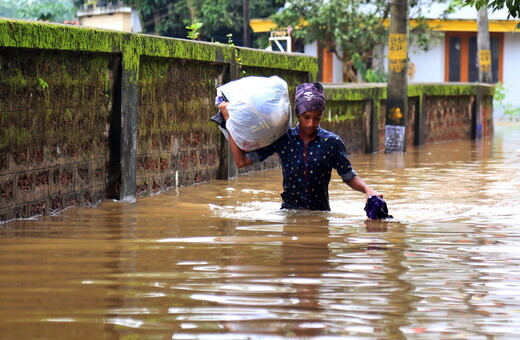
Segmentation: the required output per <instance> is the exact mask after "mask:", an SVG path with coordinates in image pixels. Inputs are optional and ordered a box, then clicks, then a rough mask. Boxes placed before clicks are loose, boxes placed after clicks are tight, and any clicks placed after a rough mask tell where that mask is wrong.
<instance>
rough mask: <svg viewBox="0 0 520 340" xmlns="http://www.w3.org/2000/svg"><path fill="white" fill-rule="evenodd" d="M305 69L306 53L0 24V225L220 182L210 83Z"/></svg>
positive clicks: (293, 79) (298, 75)
mask: <svg viewBox="0 0 520 340" xmlns="http://www.w3.org/2000/svg"><path fill="white" fill-rule="evenodd" d="M316 72H317V63H316V59H315V58H311V57H305V56H291V55H284V54H277V53H269V52H262V51H255V50H252V49H240V48H236V47H233V46H227V45H223V44H212V43H204V42H195V41H189V40H182V39H171V38H165V37H155V36H146V35H137V34H129V33H123V32H117V31H107V30H100V29H92V28H84V27H76V26H67V25H58V24H48V23H39V22H29V21H16V20H5V19H0V222H1V221H5V220H10V219H12V218H25V217H31V216H34V215H39V214H48V213H52V212H54V211H59V210H61V209H64V208H66V207H68V206H91V205H95V204H96V203H98V202H99V201H101V200H103V199H105V198H116V199H122V200H127V199H130V200H132V199H135V197H136V196H145V195H149V194H154V193H157V192H159V191H161V190H165V189H167V188H169V187H172V186H175V185H191V184H194V183H199V182H202V181H206V180H209V179H212V178H217V177H219V176H220V177H222V176H227V175H228V173H229V172H226V171H228V169H227V166H228V162H229V161H228V157H227V149H226V146H227V144H225V143H224V141H223V138H222V137H221V133H220V132H219V130H218V129H217V126H216V124H214V123H211V122H210V121H209V118H210V117H211V115H213V114H214V113H215V111H216V109H215V107H214V97H215V94H216V87H217V86H219V85H221V84H223V83H225V82H228V81H230V80H233V79H236V78H238V77H241V76H247V75H264V76H271V75H278V76H280V77H282V78H284V79H286V80H287V81H288V83H289V86H290V87H291V88H294V87H295V86H296V85H297V83H299V82H302V81H308V80H312V79H314V78H315V76H316Z"/></svg>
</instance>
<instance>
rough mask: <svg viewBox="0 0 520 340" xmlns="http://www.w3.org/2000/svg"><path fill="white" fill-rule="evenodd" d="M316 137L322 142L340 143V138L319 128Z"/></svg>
mask: <svg viewBox="0 0 520 340" xmlns="http://www.w3.org/2000/svg"><path fill="white" fill-rule="evenodd" d="M318 136H319V137H320V138H322V139H324V140H327V141H329V140H330V141H341V137H340V136H338V135H337V134H335V133H334V132H330V131H328V130H325V129H322V128H319V129H318Z"/></svg>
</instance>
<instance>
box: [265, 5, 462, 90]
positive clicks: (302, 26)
mask: <svg viewBox="0 0 520 340" xmlns="http://www.w3.org/2000/svg"><path fill="white" fill-rule="evenodd" d="M437 1H439V0H437ZM425 2H426V1H422V2H421V1H420V0H412V1H410V8H411V10H413V16H414V19H416V20H415V23H416V25H415V26H414V27H413V28H412V29H411V30H410V39H411V41H413V43H414V45H415V46H418V47H420V48H422V49H424V50H428V48H429V47H430V45H431V43H432V42H433V41H434V40H435V37H436V33H434V32H433V30H432V28H431V27H429V26H428V24H427V21H426V20H425V19H424V17H423V15H422V12H421V11H423V10H425V9H427V7H428V6H425ZM451 10H452V7H450V6H449V7H448V8H447V11H451ZM389 14H390V1H387V0H375V1H367V0H293V1H291V2H290V3H288V5H287V6H286V7H285V8H284V10H283V11H281V12H280V13H277V14H275V15H273V16H272V18H273V20H274V21H275V22H276V23H277V25H278V26H279V27H284V28H285V27H289V26H291V27H293V28H294V30H293V33H292V34H293V37H294V38H296V39H302V40H303V41H304V42H305V43H311V42H315V41H318V42H319V43H320V44H321V46H322V47H324V48H326V49H328V50H329V51H330V52H333V53H334V54H335V55H336V57H337V58H338V59H339V60H340V61H341V62H342V64H343V75H344V81H348V82H355V81H357V80H358V75H357V73H360V75H362V74H373V72H362V71H361V70H360V65H361V64H360V63H363V64H364V65H365V66H366V65H368V66H369V69H370V68H371V66H373V64H374V60H375V59H374V57H375V56H374V55H373V53H374V52H373V51H374V48H375V47H376V46H377V45H382V44H385V43H386V41H387V39H388V25H385V20H386V19H388V18H389ZM444 15H445V14H444ZM379 57H380V56H379ZM353 58H355V60H354V59H353ZM359 58H361V59H359ZM356 70H357V71H359V72H357V71H356ZM365 80H368V79H365Z"/></svg>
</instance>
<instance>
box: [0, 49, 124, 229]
mask: <svg viewBox="0 0 520 340" xmlns="http://www.w3.org/2000/svg"><path fill="white" fill-rule="evenodd" d="M112 59H113V58H112V57H111V56H109V55H90V54H82V53H71V52H59V53H57V52H49V51H28V50H19V49H10V48H7V49H1V50H0V74H1V75H2V76H1V77H0V122H1V123H0V125H1V129H0V141H1V142H0V221H2V220H9V219H13V218H23V217H30V216H34V215H40V214H48V213H52V212H54V211H59V210H62V209H64V208H66V207H70V206H80V205H81V206H92V205H95V204H96V203H98V202H99V201H101V200H103V199H104V198H105V193H106V180H105V177H106V172H107V171H106V167H107V163H108V157H109V152H108V148H107V145H108V128H107V127H108V126H109V123H110V113H111V110H112V96H111V92H112V86H113V83H114V79H113V71H112V69H111V65H112Z"/></svg>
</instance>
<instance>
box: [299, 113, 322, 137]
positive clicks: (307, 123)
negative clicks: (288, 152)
mask: <svg viewBox="0 0 520 340" xmlns="http://www.w3.org/2000/svg"><path fill="white" fill-rule="evenodd" d="M321 117H323V114H322V113H321V111H307V112H305V113H303V114H301V115H299V116H298V122H299V124H300V132H301V133H303V134H306V135H314V133H316V129H317V128H318V126H319V125H320V122H321Z"/></svg>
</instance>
